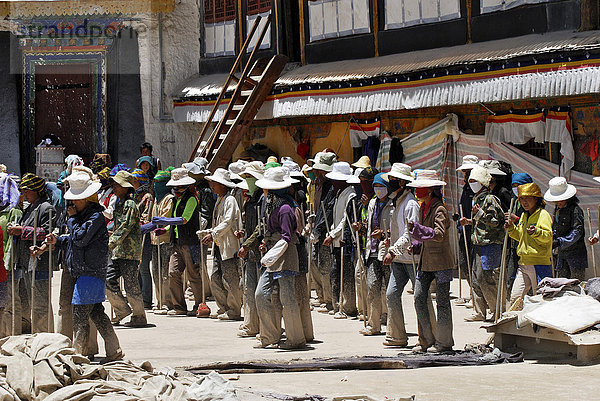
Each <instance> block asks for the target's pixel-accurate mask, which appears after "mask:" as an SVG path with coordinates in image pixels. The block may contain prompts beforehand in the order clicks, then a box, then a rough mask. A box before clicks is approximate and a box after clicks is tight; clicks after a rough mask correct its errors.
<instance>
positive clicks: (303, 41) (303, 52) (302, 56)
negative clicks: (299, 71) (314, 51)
mask: <svg viewBox="0 0 600 401" xmlns="http://www.w3.org/2000/svg"><path fill="white" fill-rule="evenodd" d="M298 13H299V14H300V62H301V63H302V65H306V25H305V22H304V0H298Z"/></svg>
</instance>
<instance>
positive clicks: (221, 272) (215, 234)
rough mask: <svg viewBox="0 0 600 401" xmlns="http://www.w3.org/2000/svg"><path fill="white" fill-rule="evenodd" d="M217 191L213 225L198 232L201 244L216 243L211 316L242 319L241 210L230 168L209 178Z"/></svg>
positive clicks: (214, 246) (219, 170) (212, 276)
mask: <svg viewBox="0 0 600 401" xmlns="http://www.w3.org/2000/svg"><path fill="white" fill-rule="evenodd" d="M206 179H207V180H208V181H209V184H210V187H211V189H212V190H213V191H214V193H215V194H217V196H218V198H217V203H216V205H215V210H214V212H213V216H212V228H210V229H208V230H206V231H205V232H203V231H199V234H198V235H199V238H201V240H202V243H203V244H205V245H208V244H210V243H212V244H213V274H212V275H211V278H210V286H211V291H212V294H213V296H214V298H215V301H216V302H217V307H218V310H217V313H216V314H214V315H211V317H214V318H218V319H219V320H240V319H241V313H242V312H241V309H242V297H243V292H242V288H241V285H240V284H241V283H240V281H241V269H240V262H239V259H238V258H237V257H236V253H237V252H238V250H239V249H240V241H239V238H238V237H237V236H236V232H238V231H241V230H242V229H243V225H242V213H241V211H240V209H239V207H238V204H237V202H236V200H235V198H234V197H233V196H232V195H231V193H230V191H231V189H233V188H234V187H235V183H234V182H233V181H232V180H231V178H230V175H229V171H228V170H225V169H223V168H218V169H216V170H215V172H214V173H213V174H212V175H210V176H208V177H206Z"/></svg>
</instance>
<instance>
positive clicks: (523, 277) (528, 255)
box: [504, 183, 552, 305]
mask: <svg viewBox="0 0 600 401" xmlns="http://www.w3.org/2000/svg"><path fill="white" fill-rule="evenodd" d="M517 191H518V196H519V202H520V203H521V206H522V207H523V210H524V212H523V214H522V215H521V217H520V218H519V221H518V223H517V225H515V224H514V223H513V222H512V221H511V220H508V221H507V222H506V224H505V225H504V227H505V228H506V229H507V230H508V233H509V235H510V237H511V238H512V239H514V240H515V241H518V242H519V245H518V246H517V255H519V268H518V270H517V277H516V278H515V282H514V284H513V287H512V291H511V293H510V304H511V305H512V304H513V302H514V301H515V300H517V299H518V298H519V297H521V298H522V297H524V296H525V294H527V292H528V291H529V289H533V292H534V293H535V291H536V290H537V283H538V281H539V280H541V279H542V278H543V277H547V276H550V275H551V273H550V272H551V267H550V263H551V260H550V258H551V256H552V217H550V214H549V213H548V212H547V211H546V210H544V206H545V202H544V198H543V195H542V191H541V190H540V187H539V186H538V185H537V184H535V183H529V184H524V185H519V187H518V189H517Z"/></svg>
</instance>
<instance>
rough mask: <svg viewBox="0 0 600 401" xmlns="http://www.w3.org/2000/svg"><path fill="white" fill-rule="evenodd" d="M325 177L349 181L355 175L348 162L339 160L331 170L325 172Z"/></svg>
mask: <svg viewBox="0 0 600 401" xmlns="http://www.w3.org/2000/svg"><path fill="white" fill-rule="evenodd" d="M325 177H327V178H329V179H330V180H335V181H348V180H349V179H351V178H353V177H354V174H353V172H352V167H350V165H349V164H348V163H346V162H337V163H335V164H334V165H333V169H332V170H331V172H329V173H327V174H325Z"/></svg>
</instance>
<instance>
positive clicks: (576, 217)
mask: <svg viewBox="0 0 600 401" xmlns="http://www.w3.org/2000/svg"><path fill="white" fill-rule="evenodd" d="M584 224H585V223H584V219H583V211H582V210H581V209H580V208H579V207H576V208H575V210H574V212H573V229H572V230H571V232H570V233H569V234H567V235H565V236H564V237H558V238H557V239H558V242H559V243H560V245H559V249H560V250H561V251H565V250H568V249H569V248H570V247H572V246H573V245H575V244H576V243H577V242H579V241H581V239H582V238H583V236H584V233H585V226H584Z"/></svg>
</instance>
